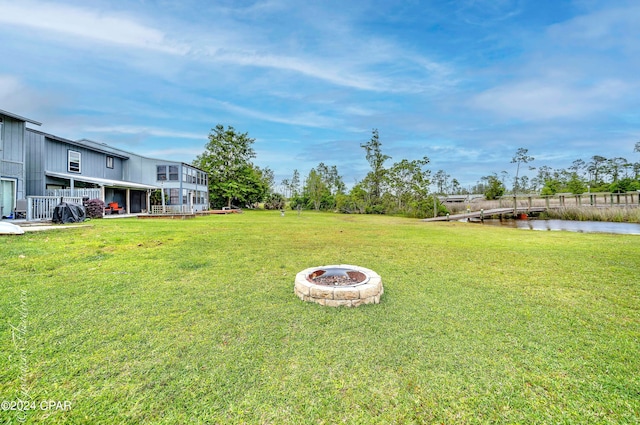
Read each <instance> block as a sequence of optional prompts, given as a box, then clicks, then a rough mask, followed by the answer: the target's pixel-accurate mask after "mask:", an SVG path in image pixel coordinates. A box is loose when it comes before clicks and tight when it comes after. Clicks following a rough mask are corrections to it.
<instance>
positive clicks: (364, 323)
mask: <svg viewBox="0 0 640 425" xmlns="http://www.w3.org/2000/svg"><path fill="white" fill-rule="evenodd" d="M0 244H2V245H1V246H2V250H0V270H2V273H3V279H2V281H1V283H0V287H1V288H2V292H1V294H2V295H1V296H0V354H1V355H0V395H1V396H2V399H3V400H13V399H16V397H18V396H19V393H20V390H21V385H22V384H23V383H26V386H27V388H28V390H29V395H30V397H31V398H32V399H34V400H59V401H65V400H70V401H71V402H72V408H71V410H70V411H33V412H29V413H28V422H27V423H96V424H99V423H114V421H115V422H118V423H125V424H128V423H130V424H135V423H162V424H175V423H291V424H298V423H300V424H302V423H321V424H322V423H327V424H329V423H337V422H345V423H362V424H365V423H367V424H368V423H380V424H382V423H385V424H386V423H456V424H461V423H462V424H465V423H469V424H471V423H514V422H516V423H558V422H562V423H572V422H576V423H585V422H588V423H634V422H638V420H639V418H640V378H638V374H637V371H638V370H640V359H639V356H638V341H639V340H640V311H639V310H638V305H639V303H640V284H639V283H638V279H637V270H638V268H639V266H640V243H639V242H638V239H637V237H635V236H625V235H602V234H574V233H568V232H557V233H556V232H534V233H530V232H520V231H518V230H514V229H502V228H488V227H481V226H468V225H465V224H463V223H453V222H452V223H428V224H427V223H422V222H420V221H418V220H409V219H402V218H394V217H381V216H347V215H334V214H322V213H303V214H302V215H301V216H297V215H296V214H286V216H285V217H280V214H279V213H278V212H246V213H244V214H240V215H228V216H215V217H201V218H197V219H194V220H187V221H179V222H178V221H171V220H157V221H148V220H145V221H142V220H140V221H138V220H135V219H117V220H95V221H92V222H91V227H87V228H79V229H67V230H65V231H64V232H62V231H51V232H42V233H32V234H28V235H25V236H23V237H10V238H2V239H0ZM335 263H350V264H358V265H361V266H363V267H368V268H371V269H373V270H375V271H376V272H378V273H379V274H380V275H381V276H382V278H383V283H384V286H385V294H384V296H383V298H382V302H381V304H379V305H373V306H362V307H359V308H356V309H344V308H341V309H335V308H326V307H322V306H319V305H315V304H309V303H304V302H302V301H300V300H299V299H298V298H297V297H296V296H295V295H294V294H293V279H294V277H295V274H296V273H297V272H298V271H300V270H302V269H305V268H307V267H311V266H314V265H323V264H335ZM23 294H25V295H24V300H25V302H24V304H25V306H26V309H25V310H26V311H27V314H26V319H25V320H26V323H27V324H28V326H27V328H26V329H27V332H26V338H25V344H24V346H25V350H23V351H20V350H18V347H17V346H16V343H15V340H14V339H12V326H14V327H15V326H19V325H20V323H21V321H22V320H23V316H25V315H24V314H22V313H21V311H20V305H21V303H22V301H21V296H23ZM21 352H24V353H25V355H26V358H25V360H26V364H27V368H26V373H23V372H22V369H21V362H20V360H19V358H20V355H21ZM15 413H16V412H8V411H0V422H2V423H4V422H7V421H11V420H13V421H15V420H16V419H15V418H16V415H15Z"/></svg>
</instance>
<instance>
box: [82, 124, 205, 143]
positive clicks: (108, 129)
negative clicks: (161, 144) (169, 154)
mask: <svg viewBox="0 0 640 425" xmlns="http://www.w3.org/2000/svg"><path fill="white" fill-rule="evenodd" d="M83 131H86V132H88V133H103V134H135V135H146V136H157V137H169V138H178V139H193V140H205V139H206V137H207V135H206V134H197V133H190V132H181V131H174V130H169V129H164V128H154V127H145V126H124V125H115V126H103V127H92V126H87V127H84V128H83Z"/></svg>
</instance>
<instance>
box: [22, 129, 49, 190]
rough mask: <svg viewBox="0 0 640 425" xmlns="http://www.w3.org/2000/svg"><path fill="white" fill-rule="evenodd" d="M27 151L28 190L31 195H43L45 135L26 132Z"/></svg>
mask: <svg viewBox="0 0 640 425" xmlns="http://www.w3.org/2000/svg"><path fill="white" fill-rule="evenodd" d="M25 151H26V163H25V168H26V190H27V193H28V194H29V195H31V196H43V195H44V190H45V175H44V173H43V170H44V158H45V152H46V151H45V146H44V135H43V134H41V133H36V132H33V131H29V130H28V129H27V131H26V133H25Z"/></svg>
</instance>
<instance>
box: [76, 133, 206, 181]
mask: <svg viewBox="0 0 640 425" xmlns="http://www.w3.org/2000/svg"><path fill="white" fill-rule="evenodd" d="M78 143H90V144H91V145H97V146H108V147H109V148H110V149H113V150H116V151H118V152H122V153H124V154H127V155H135V156H138V157H140V158H144V159H150V160H152V161H158V162H166V163H167V164H182V165H187V166H189V167H191V168H195V169H196V170H198V171H202V172H204V173H206V171H205V170H203V169H202V168H199V167H196V166H195V165H192V164H189V163H187V162H184V161H173V160H170V159H162V158H152V157H150V156H144V155H140V154H139V153H134V152H130V151H125V150H124V149H120V148H114V147H113V146H109V145H107V144H106V143H102V142H96V141H95V140H91V139H80V140H78Z"/></svg>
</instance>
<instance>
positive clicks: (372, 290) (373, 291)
mask: <svg viewBox="0 0 640 425" xmlns="http://www.w3.org/2000/svg"><path fill="white" fill-rule="evenodd" d="M358 290H359V291H360V298H369V297H372V296H374V295H378V294H379V293H380V287H379V286H378V285H376V284H375V283H366V284H364V285H361V286H358Z"/></svg>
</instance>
